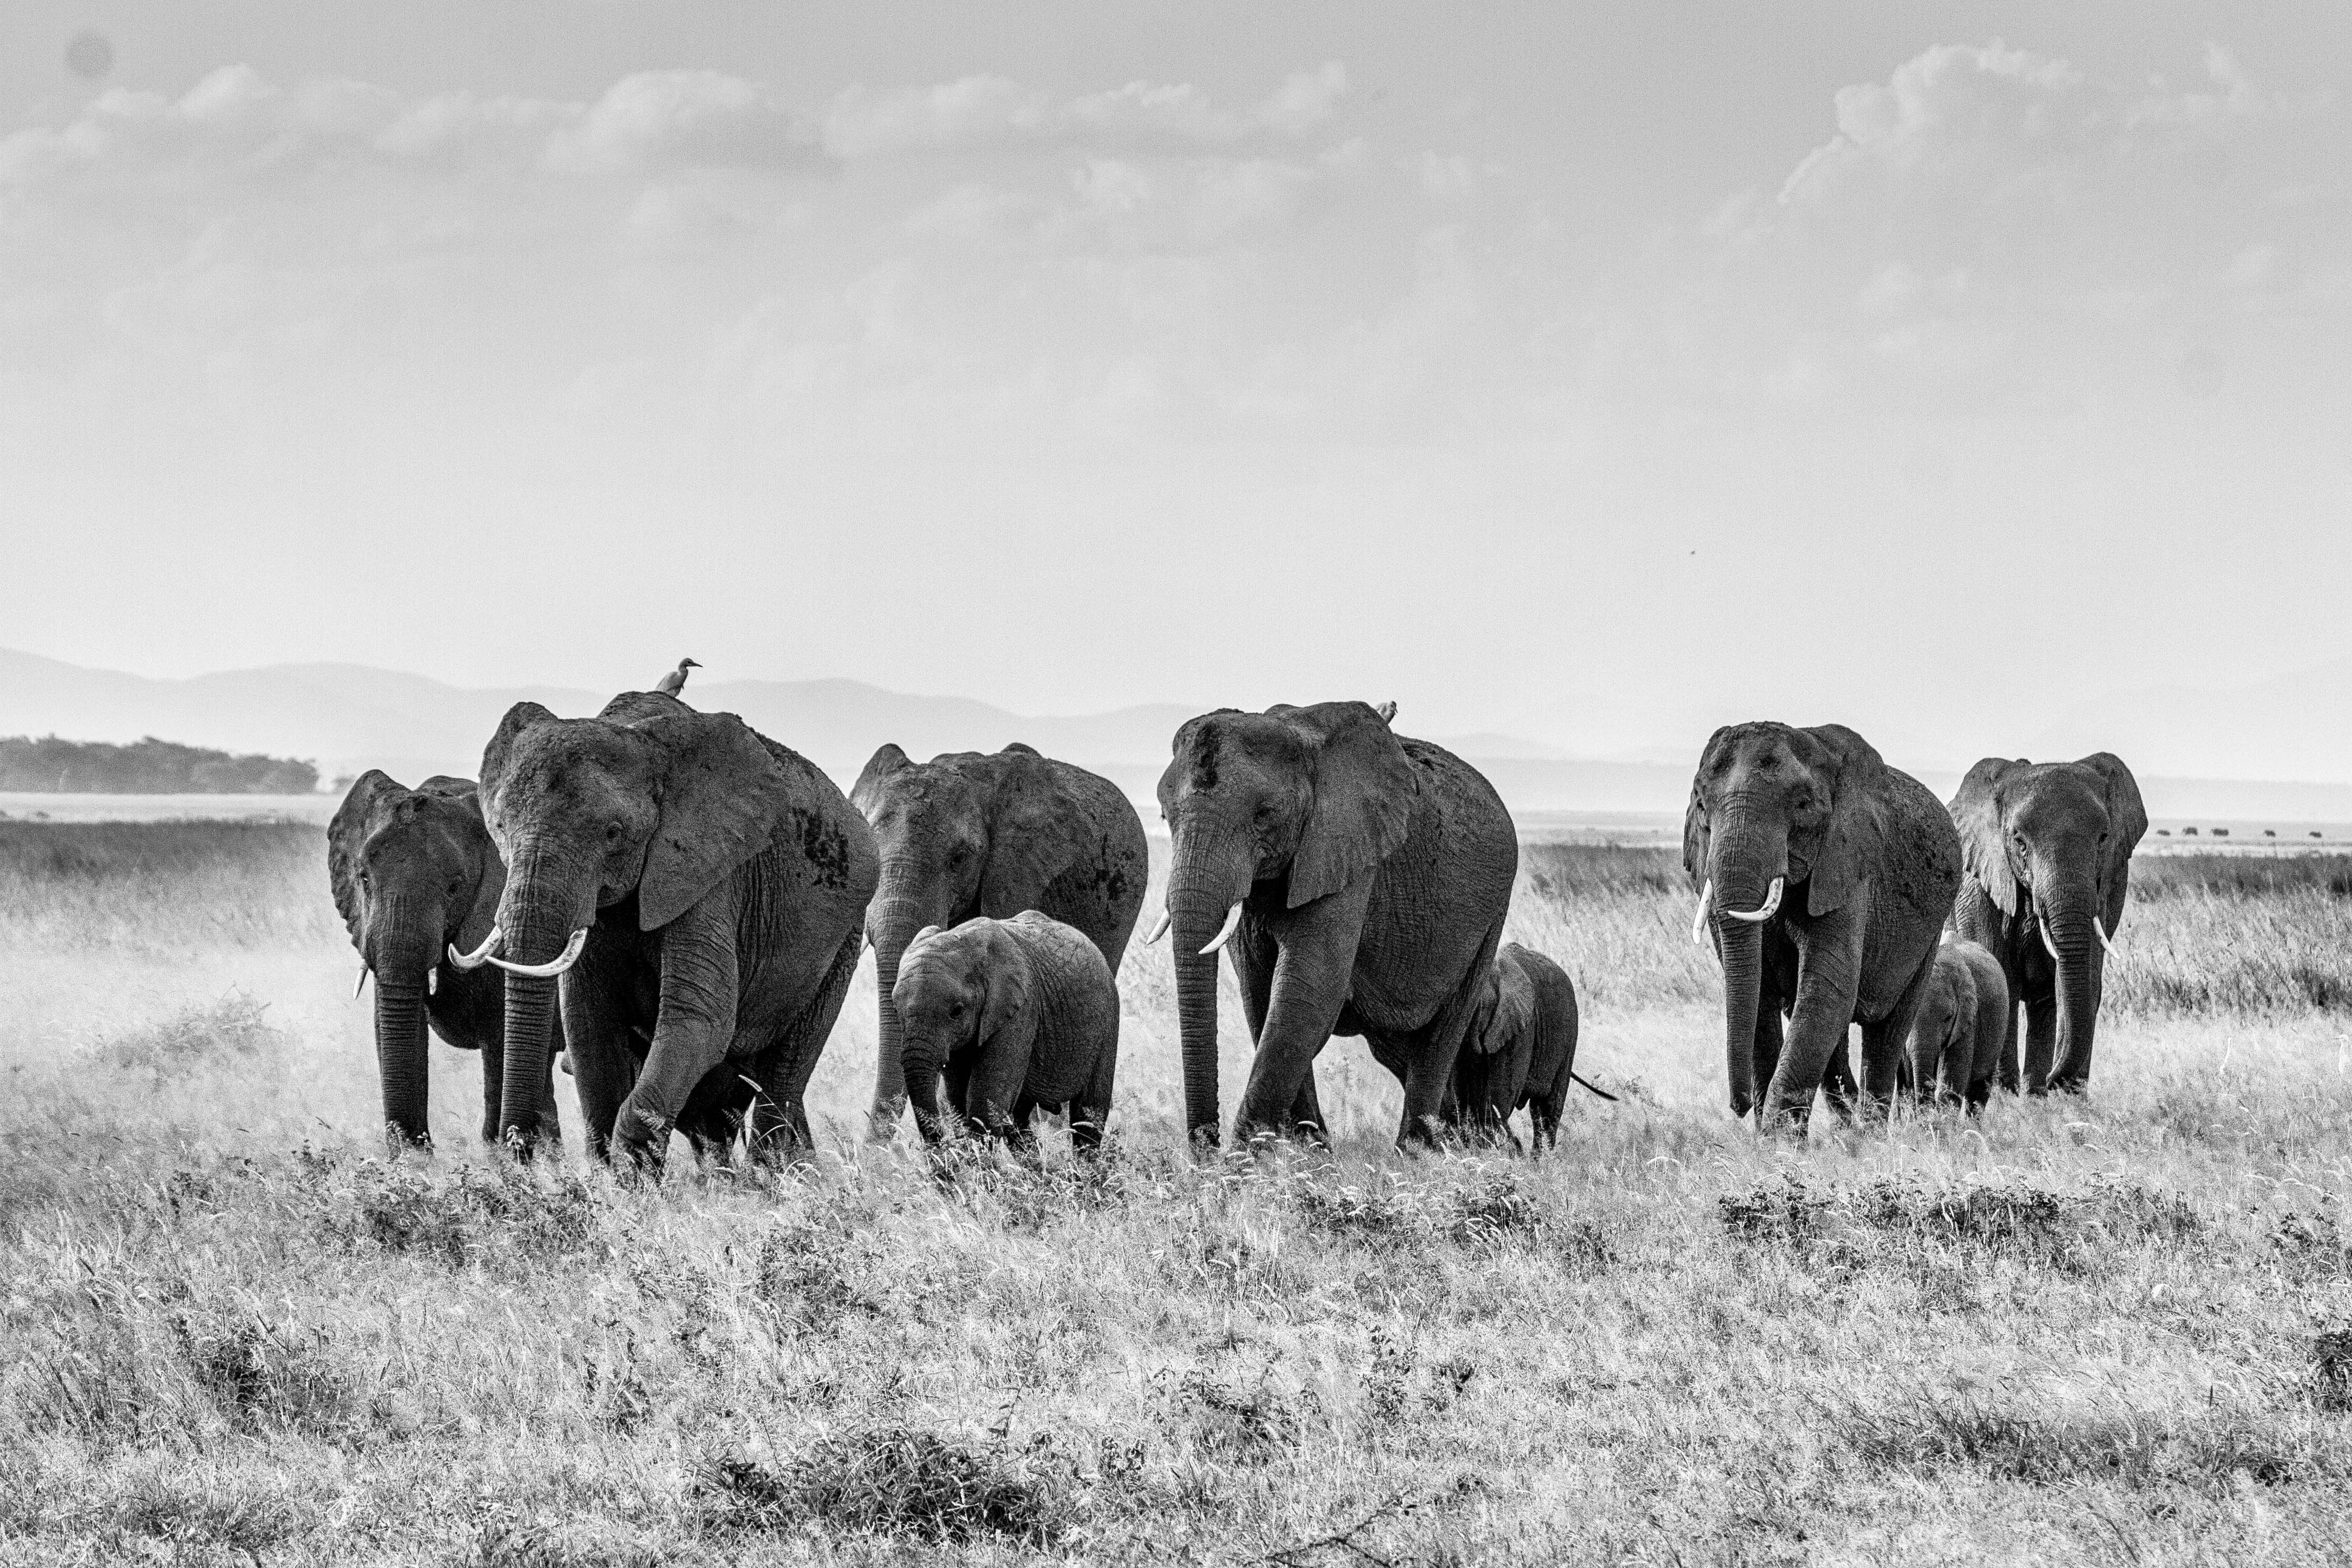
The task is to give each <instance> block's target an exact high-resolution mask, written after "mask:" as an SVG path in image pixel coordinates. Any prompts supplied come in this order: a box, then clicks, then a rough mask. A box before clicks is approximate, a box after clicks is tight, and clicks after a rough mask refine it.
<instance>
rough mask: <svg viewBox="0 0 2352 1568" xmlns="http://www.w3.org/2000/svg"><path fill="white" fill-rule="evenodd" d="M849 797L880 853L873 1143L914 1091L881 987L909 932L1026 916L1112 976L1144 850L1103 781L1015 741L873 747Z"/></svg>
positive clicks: (1135, 906) (1113, 789)
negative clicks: (1066, 933) (924, 750)
mask: <svg viewBox="0 0 2352 1568" xmlns="http://www.w3.org/2000/svg"><path fill="white" fill-rule="evenodd" d="M849 798H850V801H851V802H852V804H854V805H856V807H857V809H858V810H859V811H860V812H862V813H864V814H865V816H866V822H867V824H868V825H869V826H871V827H872V828H873V831H874V841H875V847H876V849H877V852H878V854H879V856H880V858H881V873H880V875H881V881H880V883H879V885H878V887H877V889H876V891H875V895H874V901H873V902H872V903H871V904H869V905H868V906H867V907H866V935H867V937H868V938H869V939H870V940H871V941H872V942H873V943H874V963H875V991H876V993H877V1004H878V1008H879V1013H880V1047H879V1050H878V1052H877V1058H876V1064H875V1074H874V1113H873V1125H874V1129H875V1131H876V1134H877V1136H881V1137H887V1136H888V1135H889V1134H890V1132H891V1131H894V1130H895V1129H896V1127H897V1125H898V1117H899V1115H900V1112H901V1111H902V1110H903V1109H904V1108H905V1106H906V1104H907V1101H908V1096H909V1095H910V1094H913V1095H915V1096H916V1097H917V1098H920V1096H921V1092H922V1091H921V1089H920V1088H919V1086H917V1085H916V1084H915V1083H914V1081H913V1079H912V1078H910V1076H909V1075H908V1071H907V1068H906V1065H905V1063H904V1061H903V1060H902V1058H901V1051H902V1039H903V1035H904V1025H903V1023H902V1022H901V1020H900V1018H899V1016H898V1004H897V1002H896V1001H895V1000H894V991H893V988H894V987H895V986H896V985H897V984H898V965H899V963H900V962H901V961H902V959H903V956H904V954H905V952H906V951H907V944H908V942H911V941H913V940H914V937H915V933H916V932H917V931H920V930H922V929H923V928H924V927H925V926H940V927H942V928H945V927H952V926H956V925H960V924H961V923H962V922H963V921H969V920H974V919H980V918H990V919H996V920H1003V919H1007V918H1009V917H1011V916H1013V915H1017V914H1019V913H1021V912H1022V911H1023V910H1038V911H1039V912H1041V913H1043V914H1046V915H1049V916H1051V917H1053V918H1054V919H1055V920H1057V921H1062V922H1064V923H1065V924H1066V925H1069V926H1073V927H1075V928H1076V929H1077V930H1078V931H1081V932H1082V933H1084V934H1085V936H1086V937H1087V940H1088V941H1090V942H1093V943H1094V944H1095V946H1096V947H1097V948H1098V949H1100V950H1101V952H1102V956H1103V961H1104V962H1105V963H1108V965H1109V966H1110V972H1111V973H1113V974H1117V973H1118V965H1119V960H1120V959H1121V958H1122V957H1123V956H1124V955H1125V954H1126V952H1127V943H1128V939H1129V937H1130V936H1132V935H1133V934H1134V931H1135V918H1136V915H1137V913H1138V912H1139V910H1141V909H1142V908H1143V889H1144V884H1145V882H1146V880H1147V879H1149V876H1150V861H1149V858H1148V855H1149V851H1148V850H1147V849H1146V847H1145V844H1144V837H1143V824H1142V822H1141V820H1140V819H1139V818H1138V817H1137V816H1136V815H1135V807H1134V806H1133V805H1131V804H1129V800H1128V798H1127V795H1126V793H1125V792H1124V791H1122V790H1121V789H1120V788H1119V787H1118V785H1117V784H1112V783H1111V782H1110V781H1109V780H1108V779H1105V778H1099V777H1097V776H1096V775H1095V774H1093V773H1088V772H1087V771H1086V770H1085V769H1084V768H1079V767H1075V766H1073V765H1071V764H1070V763H1063V762H1056V761H1055V760H1053V759H1052V758H1050V757H1044V756H1040V755H1039V754H1038V753H1037V752H1035V751H1034V750H1032V749H1031V748H1030V747H1027V746H1024V745H1021V744H1019V743H1018V742H1015V743H1014V744H1013V745H1009V746H1007V747H1005V748H1004V749H1003V751H1001V752H992V753H986V754H983V753H981V752H951V753H949V754H947V755H944V756H937V757H933V758H932V759H931V760H930V761H929V762H928V763H916V762H913V761H911V760H909V759H908V756H907V753H906V752H902V751H900V750H899V749H898V747H897V746H893V745H886V746H884V747H882V748H881V749H880V750H879V751H877V752H875V753H874V757H873V760H872V761H870V762H868V763H866V771H865V772H864V773H861V774H859V775H858V779H857V783H856V785H855V786H853V787H852V789H851V790H850V792H849Z"/></svg>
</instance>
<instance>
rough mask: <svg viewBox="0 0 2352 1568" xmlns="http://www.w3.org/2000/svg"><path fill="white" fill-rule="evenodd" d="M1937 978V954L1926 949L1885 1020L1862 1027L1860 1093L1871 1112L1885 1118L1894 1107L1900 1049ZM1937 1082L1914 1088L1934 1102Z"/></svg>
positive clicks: (1899, 1064)
mask: <svg viewBox="0 0 2352 1568" xmlns="http://www.w3.org/2000/svg"><path fill="white" fill-rule="evenodd" d="M1935 975H1936V950H1935V949H1934V948H1932V947H1931V948H1929V949H1928V950H1927V957H1926V958H1925V959H1924V960H1922V961H1921V963H1920V964H1919V968H1918V972H1917V973H1915V974H1913V975H1912V976H1911V984H1908V985H1906V986H1905V987H1904V988H1903V994H1902V995H1900V996H1897V997H1896V998H1895V1005H1894V1006H1893V1007H1891V1008H1889V1009H1888V1010H1887V1013H1886V1016H1885V1017H1884V1018H1881V1019H1879V1020H1878V1021H1877V1022H1876V1023H1872V1022H1869V1021H1868V1020H1864V1023H1863V1026H1862V1071H1863V1084H1862V1087H1863V1089H1864V1092H1865V1093H1866V1094H1868V1095H1869V1097H1870V1103H1871V1106H1872V1109H1873V1110H1874V1111H1875V1112H1876V1113H1877V1114H1879V1115H1882V1116H1883V1115H1885V1113H1886V1109H1887V1107H1888V1106H1890V1105H1891V1104H1893V1103H1894V1100H1895V1081H1896V1079H1897V1076H1898V1075H1899V1074H1900V1072H1901V1070H1902V1067H1903V1047H1905V1045H1906V1044H1907V1043H1908V1042H1909V1040H1910V1038H1911V1026H1912V1025H1914V1024H1916V1023H1917V1022H1918V1021H1919V1009H1920V1007H1921V1005H1923V1004H1925V1003H1926V1002H1927V987H1928V985H1929V984H1930V983H1931V982H1933V980H1934V979H1935ZM1936 1081H1937V1080H1936V1079H1933V1078H1929V1079H1927V1081H1926V1082H1924V1083H1920V1084H1917V1085H1916V1093H1917V1094H1918V1095H1919V1096H1920V1097H1921V1098H1923V1099H1926V1100H1935V1099H1936V1098H1937V1089H1936Z"/></svg>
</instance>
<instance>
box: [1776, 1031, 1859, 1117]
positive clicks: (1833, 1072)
mask: <svg viewBox="0 0 2352 1568" xmlns="http://www.w3.org/2000/svg"><path fill="white" fill-rule="evenodd" d="M1793 1022H1794V1021H1793V1020H1791V1023H1792V1025H1793ZM1822 1098H1823V1099H1825V1100H1828V1101H1829V1103H1830V1109H1831V1110H1834V1111H1836V1112H1837V1113H1838V1115H1839V1116H1840V1117H1841V1118H1843V1119H1844V1120H1845V1121H1853V1116H1854V1111H1855V1108H1856V1104H1857V1102H1858V1101H1859V1100H1861V1098H1862V1086H1861V1084H1860V1083H1858V1082H1857V1081H1855V1079H1854V1076H1853V1030H1852V1028H1851V1027H1848V1028H1843V1029H1840V1030H1839V1031H1838V1036H1837V1044H1836V1045H1834V1046H1832V1047H1830V1059H1829V1061H1828V1063H1827V1064H1826V1065H1825V1066H1823V1067H1822Z"/></svg>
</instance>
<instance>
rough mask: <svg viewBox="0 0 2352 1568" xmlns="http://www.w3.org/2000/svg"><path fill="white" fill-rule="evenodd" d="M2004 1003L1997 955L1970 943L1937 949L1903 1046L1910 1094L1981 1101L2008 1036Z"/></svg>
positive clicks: (2004, 987)
mask: <svg viewBox="0 0 2352 1568" xmlns="http://www.w3.org/2000/svg"><path fill="white" fill-rule="evenodd" d="M2009 1006H2010V1003H2009V982H2008V980H2007V979H2005V978H2004V977H2003V976H2002V974H2001V971H2000V960H1999V959H1997V958H1995V957H1993V955H1992V954H1991V953H1990V952H1986V951H1985V950H1984V949H1983V948H1981V947H1979V946H1978V945H1977V944H1976V943H1975V942H1966V941H1960V940H1957V939H1954V940H1948V941H1947V942H1945V943H1944V945H1943V946H1941V947H1939V948H1937V950H1936V967H1935V969H1934V971H1933V972H1932V973H1930V974H1929V975H1928V976H1927V996H1926V998H1925V999H1923V1000H1922V1001H1921V1002H1920V1004H1919V1016H1918V1018H1917V1019H1916V1021H1915V1022H1914V1023H1913V1024H1912V1026H1911V1038H1910V1040H1909V1042H1908V1044H1907V1046H1906V1050H1905V1059H1904V1066H1905V1067H1906V1068H1907V1069H1908V1072H1907V1076H1908V1077H1909V1079H1910V1080H1911V1081H1910V1089H1911V1093H1912V1096H1913V1097H1914V1098H1915V1099H1918V1100H1966V1101H1968V1103H1969V1107H1970V1109H1974V1108H1976V1107H1978V1106H1980V1105H1982V1104H1983V1103H1984V1102H1985V1100H1986V1098H1987V1096H1989V1095H1990V1093H1991V1091H1992V1078H1993V1070H1994V1068H1997V1067H1999V1066H2000V1053H2001V1047H2002V1046H2003V1045H2004V1044H2005V1043H2006V1042H2007V1040H2008V1038H2009Z"/></svg>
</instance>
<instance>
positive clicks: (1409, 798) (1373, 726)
mask: <svg viewBox="0 0 2352 1568" xmlns="http://www.w3.org/2000/svg"><path fill="white" fill-rule="evenodd" d="M1171 751H1172V752H1173V755H1172V757H1171V761H1170V762H1169V764H1168V768H1167V771H1166V772H1165V773H1162V774H1161V775H1160V814H1161V815H1162V816H1165V817H1166V818H1167V821H1168V826H1169V831H1170V833H1171V837H1172V838H1173V847H1172V849H1171V859H1170V870H1169V878H1168V902H1167V909H1166V911H1165V913H1164V915H1163V917H1162V918H1161V920H1160V922H1159V929H1158V930H1156V931H1153V933H1152V935H1153V937H1154V938H1157V937H1158V936H1159V935H1160V931H1166V930H1168V929H1169V928H1170V927H1171V925H1172V927H1173V929H1174V931H1175V934H1176V951H1175V955H1174V956H1175V963H1176V1007H1177V1014H1178V1018H1179V1024H1180V1029H1181V1037H1182V1041H1183V1053H1184V1120H1185V1124H1186V1126H1187V1128H1188V1129H1189V1131H1190V1132H1191V1134H1192V1138H1193V1139H1194V1140H1195V1141H1196V1142H1212V1143H1213V1142H1215V1141H1216V1138H1217V1132H1218V1122H1219V1111H1218V1105H1217V963H1216V955H1217V953H1218V952H1219V951H1220V950H1223V952H1226V953H1227V954H1229V955H1230V956H1231V957H1232V959H1233V963H1234V978H1235V979H1236V980H1237V981H1238V983H1239V989H1240V992H1241V998H1242V1007H1243V1010H1244V1012H1245V1013H1246V1014H1247V1015H1248V1018H1249V1027H1250V1037H1251V1039H1252V1041H1253V1043H1254V1045H1255V1061H1254V1062H1253V1063H1252V1065H1251V1068H1250V1077H1249V1086H1248V1088H1247V1089H1244V1091H1243V1095H1242V1102H1241V1111H1240V1115H1239V1117H1238V1118H1237V1119H1236V1121H1235V1123H1234V1131H1235V1134H1236V1136H1239V1137H1243V1138H1248V1137H1251V1136H1254V1135H1255V1134H1258V1133H1263V1132H1280V1133H1290V1132H1293V1131H1301V1130H1304V1131H1306V1132H1307V1136H1309V1137H1312V1138H1319V1137H1321V1136H1322V1125H1323V1114H1322V1110H1321V1108H1320V1106H1319V1105H1318V1102H1317V1100H1316V1095H1315V1073H1314V1068H1315V1058H1316V1056H1317V1055H1318V1053H1319V1052H1320V1051H1321V1050H1322V1049H1323V1047H1324V1044H1325V1042H1326V1041H1328V1039H1329V1038H1330V1037H1332V1036H1333V1035H1334V1034H1340V1035H1361V1036H1362V1037H1364V1039H1365V1041H1366V1043H1367V1044H1369V1045H1370V1047H1371V1050H1372V1056H1373V1058H1374V1059H1376V1060H1377V1061H1379V1062H1380V1063H1381V1066H1383V1067H1385V1068H1388V1069H1389V1070H1390V1071H1391V1072H1393V1073H1395V1074H1396V1075H1397V1076H1398V1077H1399V1078H1400V1079H1403V1081H1404V1110H1403V1115H1402V1122H1401V1125H1400V1127H1399V1129H1398V1133H1397V1137H1398V1140H1399V1142H1406V1143H1425V1144H1435V1143H1436V1142H1439V1140H1440V1139H1441V1137H1442V1135H1443V1132H1444V1126H1443V1122H1442V1120H1441V1118H1442V1112H1443V1109H1444V1099H1445V1095H1446V1092H1447V1089H1449V1087H1450V1086H1451V1084H1452V1082H1453V1078H1454V1054H1455V1052H1456V1051H1457V1050H1458V1049H1459V1047H1461V1044H1462V1036H1463V1031H1464V1030H1465V1028H1467V1027H1468V1026H1469V1022H1470V1010H1471V1007H1472V1006H1473V1005H1474V1004H1475V1002H1476V1000H1477V997H1478V992H1479V989H1480V987H1482V986H1483V985H1484V984H1486V972H1487V969H1488V966H1489V965H1491V964H1492V963H1494V961H1495V950H1496V945H1497V944H1498V943H1499V942H1501V940H1502V931H1503V916H1504V912H1505V910H1506V909H1507V907H1508V905H1509V902H1510V897H1511V881H1512V879H1513V877H1514V876H1515V875H1516V874H1517V869H1518V854H1519V849H1518V837H1517V831H1516V830H1515V829H1514V827H1513V826H1512V824H1511V817H1510V814H1509V813H1508V812H1507V811H1506V810H1505V809H1504V808H1503V803H1502V801H1501V799H1500V798H1498V797H1497V796H1496V794H1495V791H1494V787H1493V786H1492V785H1491V784H1488V783H1487V782H1486V778H1485V777H1484V776H1483V775H1481V774H1480V773H1479V772H1478V771H1477V770H1476V769H1475V768H1473V767H1472V766H1470V764H1469V763H1465V762H1464V761H1462V760H1461V759H1460V758H1459V757H1456V756H1454V754H1453V753H1452V752H1448V751H1446V750H1445V749H1444V747H1442V746H1437V745H1433V744H1432V743H1430V742H1427V741H1418V740H1411V739H1407V738H1406V737H1404V736H1402V735H1399V734H1397V733H1396V732H1394V731H1392V730H1391V729H1390V728H1389V725H1388V722H1387V721H1385V720H1383V719H1382V718H1381V715H1380V713H1379V711H1378V710H1375V709H1373V708H1372V707H1371V706H1370V704H1368V703H1363V702H1321V703H1317V704H1316V705H1315V706H1313V707H1309V708H1292V707H1287V706H1285V707H1276V708H1270V709H1268V710H1265V712H1263V713H1244V712H1239V711H1237V710H1234V709H1230V708H1225V709H1220V710H1217V711H1216V712H1213V713H1204V714H1202V716H1201V717H1199V718H1197V719H1192V720H1190V721H1187V722H1186V723H1185V724H1184V725H1183V727H1182V728H1181V729H1180V730H1178V731H1176V737H1175V741H1174V742H1173V745H1172V747H1171Z"/></svg>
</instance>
